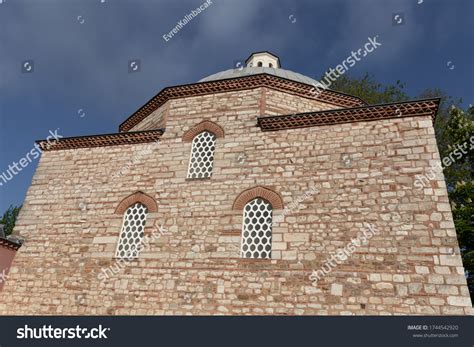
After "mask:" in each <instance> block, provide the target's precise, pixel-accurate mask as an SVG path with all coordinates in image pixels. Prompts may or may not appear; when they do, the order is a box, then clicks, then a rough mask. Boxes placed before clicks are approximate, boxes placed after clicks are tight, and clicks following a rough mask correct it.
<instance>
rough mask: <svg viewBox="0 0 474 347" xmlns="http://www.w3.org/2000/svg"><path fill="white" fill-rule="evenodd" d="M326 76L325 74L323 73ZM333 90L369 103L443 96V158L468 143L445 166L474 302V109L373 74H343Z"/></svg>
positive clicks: (439, 125)
mask: <svg viewBox="0 0 474 347" xmlns="http://www.w3.org/2000/svg"><path fill="white" fill-rule="evenodd" d="M323 76H324V75H323ZM330 88H331V89H333V90H337V91H340V92H343V93H347V94H351V95H355V96H358V97H360V98H362V99H364V100H365V101H367V102H368V103H369V104H382V103H389V102H399V101H406V100H410V99H412V100H413V99H428V98H440V99H441V101H440V106H439V110H438V114H437V117H436V120H435V124H434V128H435V135H436V142H437V144H438V150H439V153H440V156H441V158H444V157H447V156H449V154H450V153H451V152H452V151H453V150H454V149H455V148H456V146H459V145H463V144H466V149H465V151H466V152H467V153H464V155H463V156H462V158H460V159H459V160H458V159H456V161H455V162H454V163H453V164H452V165H450V166H448V167H445V168H444V169H443V172H444V177H445V180H446V186H447V188H448V196H449V200H450V203H451V209H452V211H453V219H454V225H455V226H456V233H457V236H458V242H459V247H460V249H461V255H462V259H463V263H464V268H465V270H466V277H467V282H468V286H469V291H470V293H471V298H472V299H473V301H474V217H473V216H474V204H473V199H474V183H473V182H474V155H473V152H474V143H473V141H472V140H471V138H472V139H473V140H474V137H473V136H474V108H473V107H470V108H469V109H468V110H466V111H463V110H461V108H460V105H461V103H462V100H461V99H456V98H453V97H451V96H449V95H447V94H446V93H445V92H444V91H442V90H440V89H426V90H425V91H423V92H422V93H421V94H419V95H417V96H415V97H410V96H409V95H408V94H407V93H406V92H405V91H404V88H405V84H403V83H401V82H400V81H397V82H396V83H395V84H393V85H382V84H381V83H379V82H377V81H376V79H375V78H374V76H372V75H369V74H365V75H364V76H363V77H361V78H351V77H349V76H347V75H342V76H340V77H339V78H338V79H337V80H336V81H335V82H334V83H332V84H331V86H330Z"/></svg>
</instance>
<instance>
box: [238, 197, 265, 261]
mask: <svg viewBox="0 0 474 347" xmlns="http://www.w3.org/2000/svg"><path fill="white" fill-rule="evenodd" d="M241 256H242V258H271V257H272V205H271V204H270V203H269V202H267V201H265V200H263V199H261V198H256V199H254V200H252V201H250V202H248V203H247V205H245V207H244V216H243V222H242V250H241Z"/></svg>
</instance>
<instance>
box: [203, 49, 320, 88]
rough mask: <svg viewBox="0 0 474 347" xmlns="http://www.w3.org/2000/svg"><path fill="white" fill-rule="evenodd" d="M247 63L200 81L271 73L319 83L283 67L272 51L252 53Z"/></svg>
mask: <svg viewBox="0 0 474 347" xmlns="http://www.w3.org/2000/svg"><path fill="white" fill-rule="evenodd" d="M245 65H246V66H245V67H244V66H243V64H242V66H236V67H235V68H234V69H229V70H225V71H220V72H217V73H215V74H212V75H209V76H207V77H204V78H203V79H201V80H199V82H209V81H216V80H223V79H228V78H237V77H244V76H251V75H258V74H262V73H267V74H270V75H274V76H278V77H282V78H286V79H289V80H292V81H296V82H300V83H305V84H311V85H315V84H318V81H316V80H315V79H313V78H310V77H308V76H305V75H302V74H300V73H297V72H293V71H290V70H285V69H282V68H281V67H280V59H279V58H278V57H277V56H276V55H274V54H272V53H270V52H266V51H265V52H256V53H252V54H251V55H250V57H249V58H248V59H247V60H246V61H245Z"/></svg>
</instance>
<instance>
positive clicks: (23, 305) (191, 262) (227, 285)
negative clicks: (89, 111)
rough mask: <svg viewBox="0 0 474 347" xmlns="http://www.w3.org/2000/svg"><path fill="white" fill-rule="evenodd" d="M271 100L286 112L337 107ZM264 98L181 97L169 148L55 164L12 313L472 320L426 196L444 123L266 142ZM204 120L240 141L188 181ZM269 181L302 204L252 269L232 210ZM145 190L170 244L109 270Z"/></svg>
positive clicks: (401, 121)
mask: <svg viewBox="0 0 474 347" xmlns="http://www.w3.org/2000/svg"><path fill="white" fill-rule="evenodd" d="M267 92H268V93H267V95H266V100H275V101H276V100H277V99H279V100H280V102H281V103H282V106H281V112H282V113H287V112H288V111H309V110H311V107H313V109H314V108H315V107H321V108H324V107H333V106H328V105H324V104H321V105H319V106H318V105H307V104H305V103H304V102H301V104H300V103H299V102H294V103H293V102H292V101H291V100H292V98H293V96H291V95H284V94H283V93H280V95H279V96H276V93H275V92H272V91H267ZM261 93H262V90H261V89H254V90H248V91H240V92H232V93H223V94H215V95H208V96H199V97H190V98H186V99H179V100H171V101H168V102H167V105H166V109H165V110H164V111H163V112H164V114H166V117H167V118H166V120H167V121H166V132H165V134H164V135H163V137H162V141H161V142H160V143H159V144H158V145H156V144H155V145H153V144H141V145H123V146H116V147H104V148H91V149H78V150H63V151H51V152H45V153H43V155H42V157H41V160H40V162H39V165H38V168H37V171H36V174H35V175H34V178H33V181H32V184H31V187H30V188H29V190H28V193H27V196H26V199H25V203H24V206H23V208H22V210H21V214H20V216H19V220H18V223H17V226H16V228H15V232H16V233H19V234H20V235H21V236H22V237H24V238H25V239H26V242H25V244H24V245H23V247H22V248H21V249H20V250H19V251H18V254H17V255H16V257H15V261H14V263H13V266H12V268H11V270H10V274H9V277H8V281H7V282H6V284H5V288H4V291H3V292H2V293H1V294H0V314H18V315H22V314H27V315H35V314H71V315H72V314H124V315H128V314H132V315H133V314H146V315H161V314H164V315H170V314H178V315H180V314H286V315H288V314H289V315H302V314H304V315H308V314H310V315H341V314H344V315H345V314H358V315H361V314H446V315H447V314H456V315H457V314H459V315H462V314H470V313H471V311H470V307H471V301H470V298H469V293H468V290H467V286H466V281H465V279H464V276H463V267H462V263H461V258H460V256H459V250H458V245H457V240H456V233H455V230H454V225H453V222H452V215H451V211H450V206H449V202H448V197H447V193H446V188H445V185H444V180H443V177H442V176H441V175H440V176H439V177H436V178H435V179H433V180H431V181H430V182H429V184H430V185H429V186H427V187H426V188H425V189H423V190H418V189H416V188H415V186H414V184H415V175H418V174H423V173H426V172H427V171H429V169H430V166H431V165H432V164H433V163H435V162H436V161H438V160H439V154H438V151H437V147H436V143H435V138H434V134H433V127H432V123H431V119H430V118H429V117H416V118H409V117H408V118H396V119H390V120H383V121H372V122H359V123H348V124H343V125H334V126H324V127H313V128H305V129H294V130H285V131H279V132H268V133H264V132H261V131H260V129H259V128H258V127H256V117H257V116H259V115H260V114H262V112H263V113H266V110H265V108H264V106H265V105H263V106H262V102H261V99H260V96H261ZM259 100H260V101H259ZM300 105H301V106H300ZM262 107H263V108H262ZM269 107H270V108H272V110H273V111H271V112H277V111H278V108H277V105H273V104H272V102H271V103H270V106H269ZM299 107H301V108H299ZM160 112H161V111H160ZM269 112H270V111H269ZM203 120H210V121H213V122H215V123H217V124H219V125H220V126H221V127H222V128H224V131H225V135H224V137H223V138H219V139H218V140H217V147H216V151H215V159H214V171H213V176H212V178H211V179H208V180H187V179H186V173H187V165H188V160H189V153H190V149H191V143H190V142H183V141H182V136H183V134H184V132H186V131H187V130H189V129H190V128H191V127H193V126H194V125H196V124H197V123H199V122H201V121H203ZM144 122H145V123H144V127H145V128H147V126H146V124H148V125H149V126H154V125H153V124H155V125H156V124H157V123H154V121H153V120H152V119H147V120H145V121H144ZM135 130H137V129H135ZM147 149H148V150H149V151H148V152H149V153H147V154H143V152H141V151H143V150H147ZM137 158H138V159H139V160H135V159H137ZM255 186H264V187H267V188H269V189H272V190H273V191H275V192H276V193H278V194H279V195H280V196H281V197H282V199H283V202H284V208H287V210H286V211H284V210H281V209H280V210H274V219H275V220H276V219H277V218H276V216H279V215H282V214H284V216H283V218H282V219H281V220H279V221H277V222H276V223H275V224H274V227H273V236H272V241H273V246H272V247H273V250H272V259H271V260H269V259H268V260H249V259H241V258H240V240H241V237H240V234H241V225H242V211H241V210H233V209H232V206H233V202H234V200H235V199H236V197H237V196H238V195H239V194H240V193H242V192H243V191H244V190H246V189H249V188H252V187H255ZM313 187H316V188H317V193H315V194H312V195H308V194H307V195H306V196H305V200H304V201H301V202H300V203H299V204H294V202H295V201H297V200H298V199H299V200H301V199H300V198H301V197H302V196H304V194H305V193H307V192H308V190H311V189H312V188H313ZM136 191H142V192H143V193H146V194H148V195H150V196H152V197H153V198H154V199H155V200H156V201H157V203H158V211H157V212H153V213H149V214H148V218H147V224H146V229H145V233H146V235H147V236H152V235H157V234H159V235H160V236H159V237H157V238H155V239H154V240H153V241H152V242H150V245H149V247H146V248H145V249H144V250H143V252H142V253H141V254H140V257H139V259H137V260H133V261H131V262H128V263H126V264H125V266H124V268H123V269H121V271H120V272H119V273H118V274H112V273H110V274H109V273H108V272H107V270H104V269H107V268H108V267H110V266H113V265H114V264H116V259H114V255H115V249H116V245H117V241H118V237H119V232H120V228H121V224H122V218H123V216H122V215H120V214H116V213H115V209H116V208H117V206H118V205H119V203H120V202H121V201H122V200H123V199H124V198H126V197H127V196H129V195H130V194H133V193H134V192H136ZM295 205H296V206H295ZM290 207H291V208H290ZM366 223H369V224H371V225H373V226H374V227H375V228H376V229H377V230H378V233H377V234H376V235H375V236H373V238H372V239H370V240H369V241H368V244H366V245H362V246H360V247H358V248H357V249H356V250H355V252H354V253H353V254H352V255H351V256H350V257H348V259H347V260H346V261H345V262H343V263H341V264H338V265H337V266H336V267H335V268H334V269H333V270H332V271H331V272H330V273H329V274H327V275H326V276H325V277H324V278H322V279H321V280H320V281H318V285H317V286H314V285H313V284H312V281H311V280H310V275H311V274H312V272H313V270H318V269H320V268H322V267H323V266H324V264H325V261H326V259H327V258H329V257H330V256H331V255H333V254H334V253H335V252H336V251H337V250H338V249H341V248H343V247H344V246H345V245H346V244H348V243H349V242H350V241H351V239H352V238H355V237H356V236H357V234H358V233H360V232H361V230H362V229H364V228H365V226H366V225H367V224H366ZM160 228H161V229H160ZM159 229H160V230H166V231H165V233H164V234H160V233H159V231H158V230H159ZM453 249H454V250H455V252H454V253H453V251H452V250H453ZM109 272H110V271H109ZM104 273H107V274H108V277H109V278H106V279H105V280H103V281H101V280H100V279H99V276H100V274H104ZM5 293H9V294H8V295H4V294H5Z"/></svg>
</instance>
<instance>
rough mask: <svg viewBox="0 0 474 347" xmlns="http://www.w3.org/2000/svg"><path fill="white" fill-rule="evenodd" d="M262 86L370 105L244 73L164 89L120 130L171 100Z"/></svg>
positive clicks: (334, 101) (342, 103) (328, 100)
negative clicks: (237, 75) (238, 75)
mask: <svg viewBox="0 0 474 347" xmlns="http://www.w3.org/2000/svg"><path fill="white" fill-rule="evenodd" d="M259 87H267V88H270V89H273V90H278V91H282V92H285V93H289V94H292V95H297V96H302V97H305V98H309V99H314V100H319V101H322V102H326V103H330V104H333V105H336V106H340V107H355V106H363V105H367V103H366V102H365V101H364V100H362V99H361V98H358V97H356V96H352V95H348V94H344V93H340V92H336V91H334V90H330V89H324V90H322V91H320V92H319V91H318V93H315V87H314V86H313V85H311V84H305V83H301V82H296V81H292V80H289V79H286V78H283V77H278V76H274V75H269V74H266V73H262V74H258V75H250V76H242V77H236V78H228V79H223V80H217V81H208V82H200V83H194V84H186V85H181V86H174V87H167V88H164V89H163V90H161V91H160V92H159V93H158V94H156V95H155V96H154V97H153V98H151V99H150V100H149V101H148V102H147V103H146V104H145V105H143V106H142V107H140V108H139V109H138V110H137V111H136V112H135V113H133V114H132V115H131V116H130V117H128V118H127V119H126V120H125V121H124V122H123V123H122V124H120V126H119V131H121V132H124V131H129V130H130V129H132V128H133V127H134V126H135V125H137V124H138V123H140V122H141V121H142V120H144V119H145V118H146V117H148V116H149V115H150V114H151V113H153V111H155V110H156V109H157V108H158V107H160V106H161V105H163V104H164V103H165V102H166V101H168V100H170V99H179V98H186V97H190V96H199V95H209V94H213V93H224V92H231V91H237V90H246V89H254V88H259Z"/></svg>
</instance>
